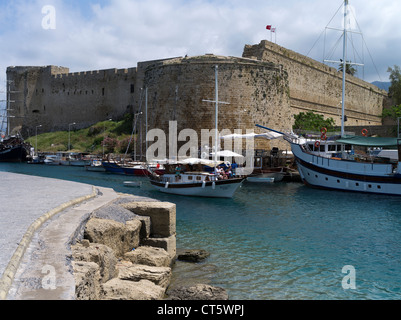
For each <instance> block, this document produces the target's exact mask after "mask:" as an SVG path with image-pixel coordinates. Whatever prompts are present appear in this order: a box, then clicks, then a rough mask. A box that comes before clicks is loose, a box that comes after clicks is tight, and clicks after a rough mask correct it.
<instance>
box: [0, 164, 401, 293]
mask: <svg viewBox="0 0 401 320" xmlns="http://www.w3.org/2000/svg"><path fill="white" fill-rule="evenodd" d="M0 171H9V172H15V173H23V174H31V175H39V176H45V177H53V178H59V179H67V180H73V181H78V182H83V183H89V184H93V185H98V186H104V187H112V188H114V189H115V190H116V191H119V192H125V193H133V194H137V195H143V196H148V197H152V198H156V199H159V200H162V201H170V202H174V203H176V204H177V247H181V248H199V249H206V250H208V251H209V252H210V253H211V256H210V257H209V258H208V259H207V261H206V262H205V263H202V264H200V265H198V266H197V269H196V271H191V269H190V268H193V267H192V265H191V266H190V265H188V264H186V265H184V266H183V264H180V265H178V266H177V269H178V270H183V271H182V272H184V273H185V272H187V273H188V272H190V273H192V276H193V277H199V278H200V279H201V280H202V281H203V282H204V281H208V282H209V283H210V284H212V285H216V286H221V287H223V288H225V289H226V290H227V291H228V294H229V296H230V299H233V300H234V299H244V300H248V299H254V300H264V299H314V300H316V299H401V198H399V197H391V196H379V195H378V196H375V195H364V194H355V193H344V192H336V191H324V190H315V189H310V188H308V187H306V186H304V185H302V184H300V183H275V184H269V185H256V184H246V183H245V184H244V185H243V186H242V187H241V189H239V190H238V191H237V193H236V194H235V196H234V198H233V199H208V198H195V197H182V196H174V195H167V194H163V193H160V192H158V191H156V190H154V189H153V188H152V186H151V185H150V183H149V182H148V181H147V179H146V178H142V177H135V178H134V177H128V176H120V175H114V174H108V173H96V172H87V171H85V169H84V168H74V167H62V166H56V167H53V166H45V165H28V164H0ZM126 180H136V181H142V187H141V188H127V187H124V186H123V181H126ZM0 183H1V173H0ZM346 265H351V266H353V267H354V268H355V272H356V273H355V284H356V289H348V290H345V289H343V287H342V280H343V278H344V277H346V276H348V275H349V274H346V273H342V268H343V267H344V266H346Z"/></svg>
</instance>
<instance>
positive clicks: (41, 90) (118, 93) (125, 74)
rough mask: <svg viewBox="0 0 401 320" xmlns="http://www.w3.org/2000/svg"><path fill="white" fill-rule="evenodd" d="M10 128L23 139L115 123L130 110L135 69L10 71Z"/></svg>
mask: <svg viewBox="0 0 401 320" xmlns="http://www.w3.org/2000/svg"><path fill="white" fill-rule="evenodd" d="M7 79H8V80H11V81H12V83H11V91H12V92H13V93H12V94H11V100H13V101H15V102H13V103H12V104H11V109H12V111H11V115H12V116H14V117H15V118H11V122H10V123H11V128H15V127H17V128H20V129H22V133H23V135H24V136H29V135H33V134H35V127H36V126H38V125H42V127H41V129H40V130H41V132H48V131H57V130H67V129H68V125H69V124H70V123H74V122H75V123H76V125H75V126H74V128H85V127H88V126H90V125H92V124H93V123H96V122H98V121H105V120H107V119H110V118H112V119H114V120H116V119H119V118H121V117H122V115H123V114H124V113H125V112H132V110H133V103H134V87H135V81H136V68H130V69H119V70H118V69H109V70H99V71H87V72H75V73H69V69H68V68H64V67H55V66H47V67H9V68H7Z"/></svg>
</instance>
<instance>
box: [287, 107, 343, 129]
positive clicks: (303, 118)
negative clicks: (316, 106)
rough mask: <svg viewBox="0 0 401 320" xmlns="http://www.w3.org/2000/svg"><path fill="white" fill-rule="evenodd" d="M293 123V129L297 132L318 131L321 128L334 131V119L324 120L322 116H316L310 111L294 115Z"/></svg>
mask: <svg viewBox="0 0 401 320" xmlns="http://www.w3.org/2000/svg"><path fill="white" fill-rule="evenodd" d="M294 118H295V123H294V125H293V126H292V128H293V129H299V130H310V131H320V130H321V129H322V128H326V129H327V130H328V131H330V130H333V129H334V125H335V122H334V119H333V118H327V119H326V120H325V119H324V117H323V115H321V114H316V113H314V112H312V111H308V112H307V113H305V112H300V113H299V114H298V115H294Z"/></svg>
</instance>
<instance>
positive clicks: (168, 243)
mask: <svg viewBox="0 0 401 320" xmlns="http://www.w3.org/2000/svg"><path fill="white" fill-rule="evenodd" d="M141 245H143V246H150V247H157V248H162V249H164V250H166V251H167V252H168V254H169V255H170V257H171V259H174V258H175V256H176V254H177V239H176V236H175V235H173V236H170V237H166V238H146V239H142V240H141Z"/></svg>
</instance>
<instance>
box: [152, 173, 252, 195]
mask: <svg viewBox="0 0 401 320" xmlns="http://www.w3.org/2000/svg"><path fill="white" fill-rule="evenodd" d="M243 180H244V178H237V179H228V180H218V181H216V182H210V181H209V182H205V183H174V184H169V183H163V182H158V181H154V180H151V181H150V182H151V184H152V185H153V186H154V187H155V188H156V189H157V190H159V191H161V192H164V193H170V194H176V195H183V196H194V197H210V198H232V197H233V196H234V193H235V191H236V190H237V189H238V188H239V187H240V186H241V184H242V181H243Z"/></svg>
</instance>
